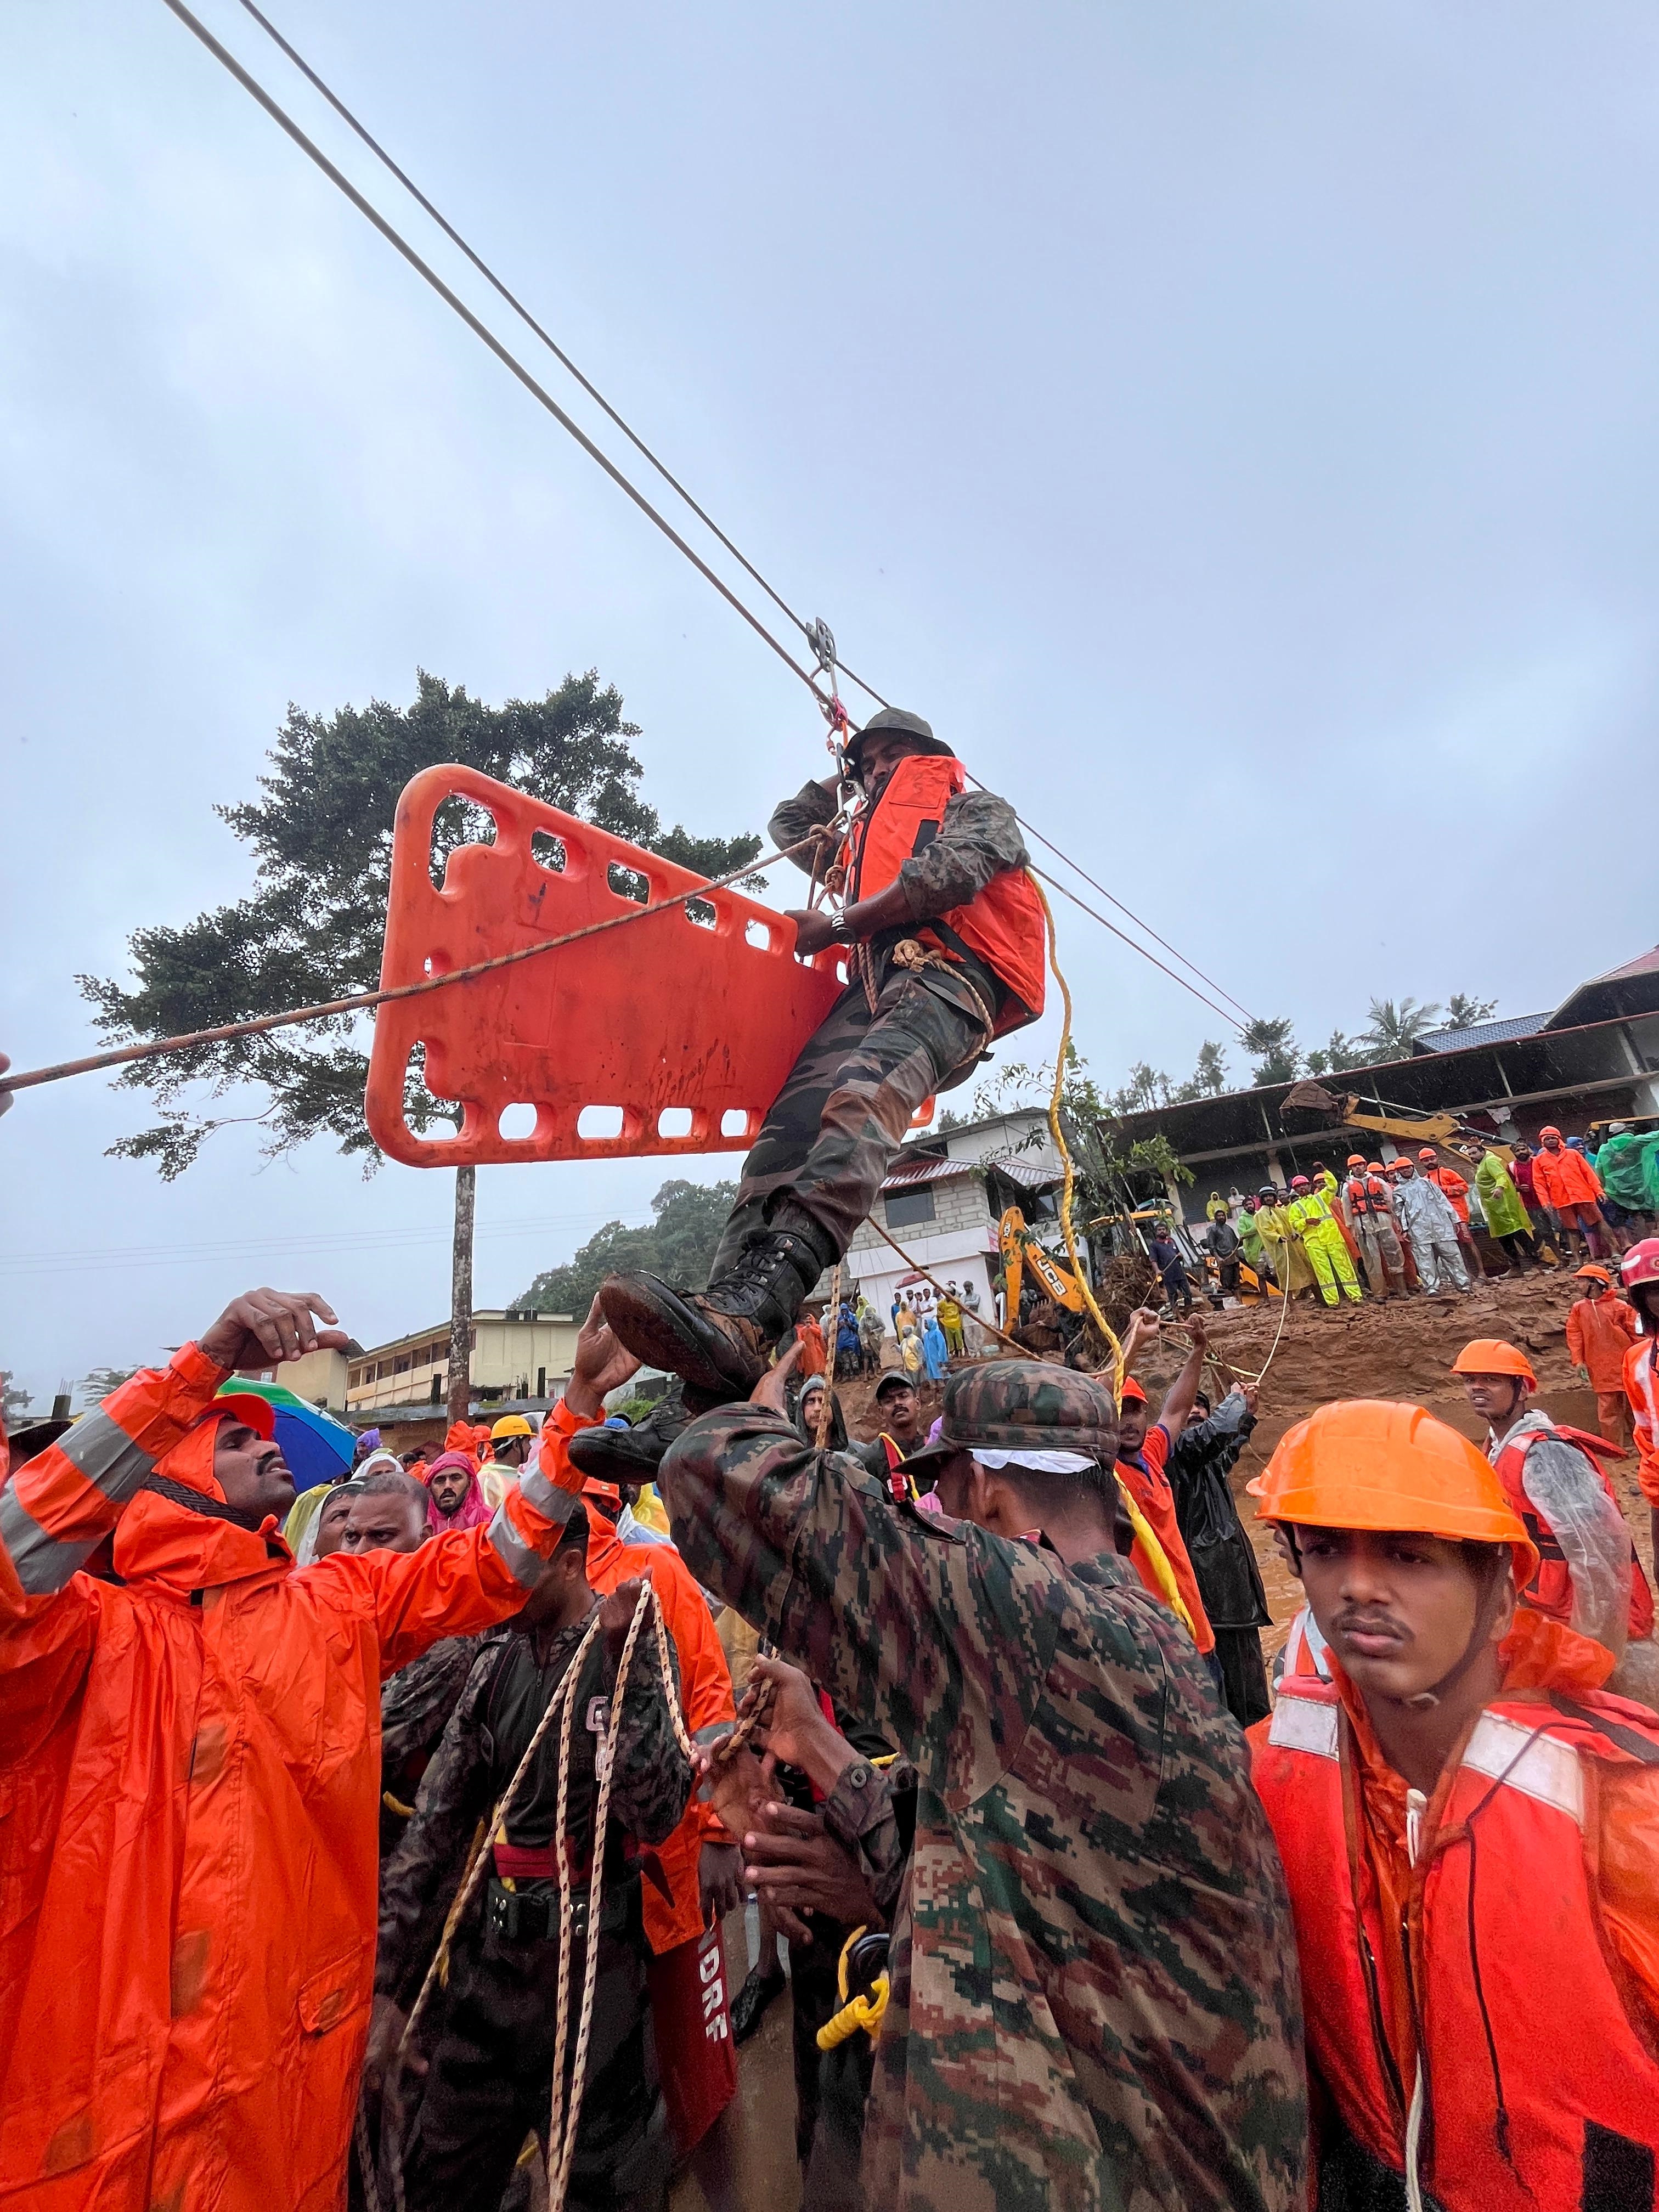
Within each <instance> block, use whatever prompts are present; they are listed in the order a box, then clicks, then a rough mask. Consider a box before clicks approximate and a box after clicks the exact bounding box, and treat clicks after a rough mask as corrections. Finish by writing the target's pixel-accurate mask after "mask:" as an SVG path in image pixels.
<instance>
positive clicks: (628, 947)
mask: <svg viewBox="0 0 1659 2212" xmlns="http://www.w3.org/2000/svg"><path fill="white" fill-rule="evenodd" d="M449 799H461V800H465V801H469V802H471V805H472V806H473V807H475V808H479V809H482V810H483V812H484V813H485V814H487V815H488V816H489V817H490V820H491V822H492V823H493V824H494V836H493V840H492V841H491V842H476V843H471V844H463V845H459V846H457V847H455V848H454V849H453V850H452V851H450V852H449V854H448V855H447V859H446V860H444V862H443V866H442V869H441V881H438V882H435V881H434V879H433V878H434V867H435V862H434V845H433V828H434V822H435V817H436V816H437V814H438V811H439V809H440V808H441V806H442V805H444V803H445V802H446V800H449ZM701 882H702V878H700V877H697V876H695V875H693V874H692V873H690V871H689V870H687V869H685V868H680V867H676V866H674V865H673V863H672V862H671V861H668V860H661V859H659V857H658V856H657V854H654V853H645V852H641V850H640V848H639V847H638V846H636V845H629V844H628V843H626V842H624V841H623V839H622V838H620V837H613V836H610V835H608V834H607V832H605V830H603V829H594V828H593V827H592V824H591V823H586V822H579V821H577V820H576V819H575V818H574V817H573V816H571V815H568V814H562V813H560V812H559V811H558V810H557V808H556V807H552V806H544V805H542V804H541V803H540V801H539V800H537V799H531V798H528V797H527V796H526V794H525V793H523V792H520V791H514V790H513V789H511V788H510V787H508V786H507V785H506V784H501V783H496V782H495V781H493V780H492V779H491V778H490V777H489V776H485V775H477V773H476V772H475V771H474V770H472V769H466V768H455V767H447V766H444V767H436V768H429V769H423V770H422V773H421V774H420V775H417V776H416V777H415V778H414V779H413V780H412V781H411V782H410V783H409V784H408V785H407V786H406V787H405V788H404V793H403V795H402V797H401V798H400V799H399V800H398V819H397V827H396V830H395V833H394V836H393V839H392V894H391V898H390V901H389V903H388V906H387V911H386V951H385V954H384V956H383V957H382V960H381V965H380V984H381V987H382V988H383V989H387V988H391V987H395V986H397V985H398V984H403V983H412V982H416V981H420V980H421V979H422V978H423V977H426V976H429V975H443V974H445V973H447V972H448V971H451V970H453V969H457V968H468V967H471V966H473V965H474V964H475V963H477V962H479V961H483V960H489V959H492V958H494V957H495V956H496V955H498V954H500V953H502V952H511V951H517V950H519V949H520V947H521V946H524V945H534V944H537V943H538V942H540V941H541V940H543V939H547V938H555V937H562V936H564V935H566V934H567V933H568V932H570V931H572V930H576V929H581V928H583V927H586V926H588V925H590V924H592V923H593V922H596V921H609V920H611V918H612V917H613V916H616V915H624V914H627V913H629V911H630V909H632V910H634V911H635V912H637V910H638V909H639V908H641V907H643V906H647V905H650V904H653V903H654V902H656V901H657V900H659V899H663V898H666V897H669V896H671V895H672V894H673V893H675V892H677V891H684V890H697V888H698V886H699V884H701ZM793 945H794V929H793V925H792V924H791V923H789V922H787V921H785V920H784V919H783V917H782V916H781V915H779V914H778V913H776V912H775V910H774V909H772V908H768V907H764V906H761V905H759V904H757V902H756V901H755V900H753V899H750V898H745V897H744V896H743V895H742V893H741V892H738V891H735V890H709V891H707V892H705V893H704V894H703V895H702V896H700V897H698V898H696V899H695V900H692V901H690V902H688V903H687V904H685V905H677V906H674V907H671V908H665V910H664V911H663V912H662V913H660V914H653V915H645V916H643V917H642V918H641V919H640V920H639V921H630V922H629V923H628V924H627V925H626V927H622V928H617V929H609V930H605V931H603V932H601V933H599V935H597V936H593V937H588V938H585V939H581V940H580V942H579V943H577V944H574V945H566V946H564V947H563V948H562V949H561V950H560V951H556V952H545V953H541V954H538V955H537V956H536V957H533V958H532V959H527V960H521V961H518V962H515V963H514V964H513V966H511V967H510V968H503V969H500V970H499V971H498V972H497V973H495V974H494V975H483V976H480V977H478V978H477V980H475V981H469V982H465V983H457V984H455V985H454V986H453V987H452V988H450V989H448V990H444V991H433V992H429V993H425V994H422V995H420V996H419V997H416V998H410V999H403V1000H394V1001H393V1002H392V1004H391V1005H390V1006H381V1007H380V1009H379V1011H378V1012H377V1014H376V1016H375V1022H374V1048H373V1050H372V1052H371V1054H370V1057H369V1067H368V1093H367V1097H366V1099H365V1111H366V1114H367V1118H368V1129H369V1134H370V1135H371V1136H372V1137H373V1138H374V1141H375V1143H376V1144H377V1145H379V1146H380V1148H381V1150H382V1151H383V1152H387V1153H389V1154H390V1155H391V1157H392V1158H393V1159H395V1160H401V1161H403V1162H404V1164H406V1165H408V1166H410V1167H462V1166H471V1165H478V1164H491V1163H495V1162H504V1161H512V1160H574V1159H617V1158H638V1157H640V1156H641V1155H644V1154H647V1153H659V1152H660V1153H671V1152H731V1151H741V1150H742V1149H744V1147H746V1146H748V1145H749V1144H750V1142H751V1141H752V1139H753V1138H754V1136H755V1134H756V1133H757V1131H758V1129H759V1127H760V1125H761V1122H762V1121H763V1119H764V1118H765V1115H766V1112H767V1109H769V1106H770V1105H771V1103H772V1101H773V1100H774V1099H775V1097H776V1096H777V1094H778V1092H779V1091H780V1090H781V1087H782V1085H783V1079H784V1078H785V1076H786V1075H787V1073H788V1072H789V1070H790V1067H791V1066H793V1062H794V1060H795V1058H796V1055H797V1054H799V1051H800V1048H801V1047H802V1046H803V1045H804V1044H805V1042H806V1040H807V1038H808V1037H809V1036H811V1034H812V1032H813V1030H815V1029H816V1028H817V1025H818V1024H819V1023H820V1022H821V1021H822V1020H823V1018H824V1016H825V1015H826V1014H827V1013H828V1012H829V1008H830V1007H831V1006H833V1005H834V1003H835V1001H836V997H837V996H838V995H839V994H840V992H841V990H842V986H843V985H844V983H845V981H846V977H847V970H846V959H847V955H846V952H845V951H844V950H843V949H842V948H839V947H836V948H833V949H831V950H830V951H826V952H822V953H819V954H817V956H815V957H814V958H813V959H811V960H810V961H802V960H799V959H798V958H797V957H795V952H794V949H793ZM416 1048H420V1053H421V1054H422V1056H423V1067H422V1061H421V1060H420V1059H416V1057H415V1056H416ZM412 1059H413V1060H415V1065H414V1066H413V1067H412V1068H411V1060H412ZM411 1074H415V1075H420V1076H421V1077H422V1080H423V1081H424V1085H425V1087H426V1089H427V1090H428V1091H430V1092H431V1094H432V1096H433V1097H435V1098H440V1099H443V1100H453V1101H454V1102H455V1103H456V1105H457V1107H458V1108H459V1112H460V1117H461V1119H460V1127H459V1130H458V1131H454V1132H453V1133H452V1131H451V1129H450V1127H449V1125H448V1124H447V1123H445V1124H442V1125H441V1127H440V1130H439V1133H437V1134H436V1135H433V1136H423V1135H422V1134H420V1133H418V1132H417V1131H416V1129H415V1128H414V1127H412V1126H411V1125H410V1120H409V1117H408V1113H407V1110H406V1091H407V1088H408V1086H409V1083H410V1077H411Z"/></svg>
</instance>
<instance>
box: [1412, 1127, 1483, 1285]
mask: <svg viewBox="0 0 1659 2212" xmlns="http://www.w3.org/2000/svg"><path fill="white" fill-rule="evenodd" d="M1417 1164H1418V1167H1419V1170H1421V1172H1422V1176H1423V1179H1424V1181H1425V1182H1431V1183H1433V1184H1434V1185H1435V1187H1436V1188H1437V1189H1438V1190H1440V1191H1442V1192H1443V1194H1444V1195H1445V1199H1446V1203H1447V1204H1448V1205H1449V1206H1450V1207H1451V1210H1452V1212H1454V1213H1455V1215H1456V1216H1457V1241H1458V1243H1460V1244H1461V1245H1462V1248H1463V1265H1464V1267H1466V1268H1467V1269H1468V1274H1469V1279H1470V1281H1471V1282H1474V1283H1478V1282H1479V1281H1480V1279H1481V1277H1482V1276H1483V1275H1484V1274H1485V1273H1486V1269H1485V1268H1484V1267H1482V1266H1481V1264H1480V1252H1479V1250H1478V1249H1477V1248H1476V1245H1475V1242H1474V1231H1472V1230H1471V1228H1470V1227H1469V1179H1468V1176H1461V1175H1459V1173H1458V1172H1457V1170H1456V1169H1455V1168H1449V1167H1446V1166H1445V1165H1443V1163H1442V1161H1441V1158H1440V1155H1439V1153H1438V1152H1436V1150H1435V1149H1434V1146H1432V1145H1425V1146H1423V1148H1422V1150H1421V1151H1420V1152H1419V1153H1418V1155H1417ZM1477 1202H1478V1200H1477Z"/></svg>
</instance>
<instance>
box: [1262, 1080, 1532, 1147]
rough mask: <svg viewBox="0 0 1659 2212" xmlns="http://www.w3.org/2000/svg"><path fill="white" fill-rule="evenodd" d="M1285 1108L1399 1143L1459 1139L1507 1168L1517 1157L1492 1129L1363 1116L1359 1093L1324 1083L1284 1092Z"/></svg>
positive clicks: (1437, 1117)
mask: <svg viewBox="0 0 1659 2212" xmlns="http://www.w3.org/2000/svg"><path fill="white" fill-rule="evenodd" d="M1373 1103H1375V1102H1373ZM1286 1107H1288V1108H1289V1109H1291V1112H1293V1113H1298V1114H1323V1115H1327V1116H1328V1118H1329V1119H1330V1120H1331V1121H1335V1122H1338V1123H1340V1126H1341V1127H1343V1128H1345V1129H1369V1130H1370V1131H1372V1132H1373V1133H1375V1134H1376V1135H1377V1136H1379V1137H1392V1138H1393V1139H1395V1143H1396V1144H1401V1145H1411V1146H1419V1145H1446V1144H1449V1143H1450V1142H1451V1141H1452V1139H1454V1138H1458V1139H1462V1141H1463V1142H1464V1143H1465V1144H1472V1145H1481V1146H1485V1147H1486V1150H1487V1151H1489V1152H1496V1153H1497V1155H1498V1158H1499V1159H1500V1160H1502V1162H1503V1163H1504V1166H1505V1167H1507V1166H1508V1165H1509V1164H1510V1160H1511V1159H1512V1158H1513V1157H1514V1155H1513V1153H1512V1152H1511V1151H1510V1147H1509V1146H1507V1145H1505V1144H1501V1143H1500V1142H1499V1141H1498V1139H1497V1138H1496V1137H1495V1136H1493V1135H1492V1133H1491V1131H1490V1130H1487V1129H1479V1128H1476V1127H1475V1126H1474V1123H1473V1122H1471V1121H1464V1120H1462V1118H1461V1116H1459V1115H1455V1114H1422V1115H1409V1114H1402V1113H1393V1114H1370V1113H1362V1112H1361V1111H1360V1101H1359V1098H1358V1094H1357V1093H1355V1092H1353V1091H1347V1092H1343V1093H1339V1092H1336V1091H1328V1090H1327V1089H1326V1088H1325V1086H1324V1085H1323V1084H1322V1083H1311V1082H1308V1083H1297V1084H1295V1085H1292V1086H1291V1089H1290V1090H1289V1091H1286V1092H1285V1097H1284V1101H1283V1103H1282V1104H1281V1106H1280V1108H1279V1111H1280V1112H1281V1113H1282V1112H1284V1110H1285V1108H1286Z"/></svg>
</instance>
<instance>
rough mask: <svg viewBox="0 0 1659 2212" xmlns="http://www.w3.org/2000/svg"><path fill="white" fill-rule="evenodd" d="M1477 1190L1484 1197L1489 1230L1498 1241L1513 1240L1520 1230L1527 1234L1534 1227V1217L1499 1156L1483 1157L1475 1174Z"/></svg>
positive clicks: (1481, 1202) (1488, 1155) (1486, 1155)
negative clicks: (1502, 1239) (1505, 1238)
mask: <svg viewBox="0 0 1659 2212" xmlns="http://www.w3.org/2000/svg"><path fill="white" fill-rule="evenodd" d="M1474 1187H1475V1188H1476V1190H1477V1191H1479V1193H1480V1207H1481V1211H1482V1212H1484V1213H1485V1215H1486V1227H1487V1228H1488V1230H1490V1231H1491V1232H1492V1235H1493V1236H1494V1237H1512V1236H1513V1235H1514V1234H1515V1233H1516V1231H1517V1230H1520V1231H1527V1230H1528V1229H1530V1228H1531V1227H1532V1216H1531V1215H1530V1214H1529V1213H1528V1212H1527V1209H1526V1207H1525V1206H1524V1205H1523V1204H1522V1198H1521V1194H1520V1192H1519V1191H1518V1190H1517V1189H1516V1187H1515V1185H1514V1184H1513V1183H1512V1182H1510V1174H1509V1170H1508V1169H1507V1168H1506V1167H1505V1166H1504V1163H1503V1161H1502V1160H1500V1159H1499V1158H1498V1155H1497V1153H1496V1152H1485V1153H1483V1154H1482V1155H1481V1159H1480V1166H1479V1167H1478V1168H1477V1169H1476V1170H1475V1171H1474Z"/></svg>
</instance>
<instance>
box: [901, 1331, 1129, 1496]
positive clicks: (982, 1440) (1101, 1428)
mask: <svg viewBox="0 0 1659 2212" xmlns="http://www.w3.org/2000/svg"><path fill="white" fill-rule="evenodd" d="M978 1449H983V1450H986V1451H1075V1452H1087V1453H1088V1454H1089V1455H1090V1457H1091V1459H1102V1460H1109V1459H1110V1458H1112V1457H1113V1456H1114V1455H1115V1452H1116V1449H1117V1408H1116V1407H1115V1406H1114V1405H1113V1403H1112V1394H1111V1392H1110V1391H1109V1389H1107V1388H1106V1386H1105V1384H1104V1383H1098V1382H1097V1381H1096V1380H1095V1378H1094V1376H1092V1375H1079V1373H1078V1372H1077V1370H1076V1369H1075V1368H1072V1367H1053V1366H1050V1365H1049V1364H1048V1361H1047V1360H1045V1359H984V1360H981V1361H979V1362H978V1363H977V1364H975V1365H974V1366H972V1367H964V1368H962V1369H959V1370H957V1373H955V1374H953V1375H952V1376H950V1377H949V1379H948V1380H947V1381H946V1383H945V1412H944V1415H943V1418H942V1419H941V1421H940V1424H939V1439H938V1442H937V1443H931V1444H928V1445H927V1446H926V1447H925V1448H924V1449H922V1450H921V1451H919V1452H913V1453H912V1454H911V1455H910V1456H909V1458H908V1459H907V1460H906V1461H905V1462H904V1465H905V1470H906V1472H907V1473H908V1474H915V1473H917V1472H919V1471H920V1470H921V1469H922V1468H926V1467H928V1466H934V1467H937V1466H938V1465H939V1463H940V1462H942V1461H944V1460H947V1459H950V1458H951V1457H952V1455H954V1454H956V1453H957V1452H959V1451H975V1450H978Z"/></svg>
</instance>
